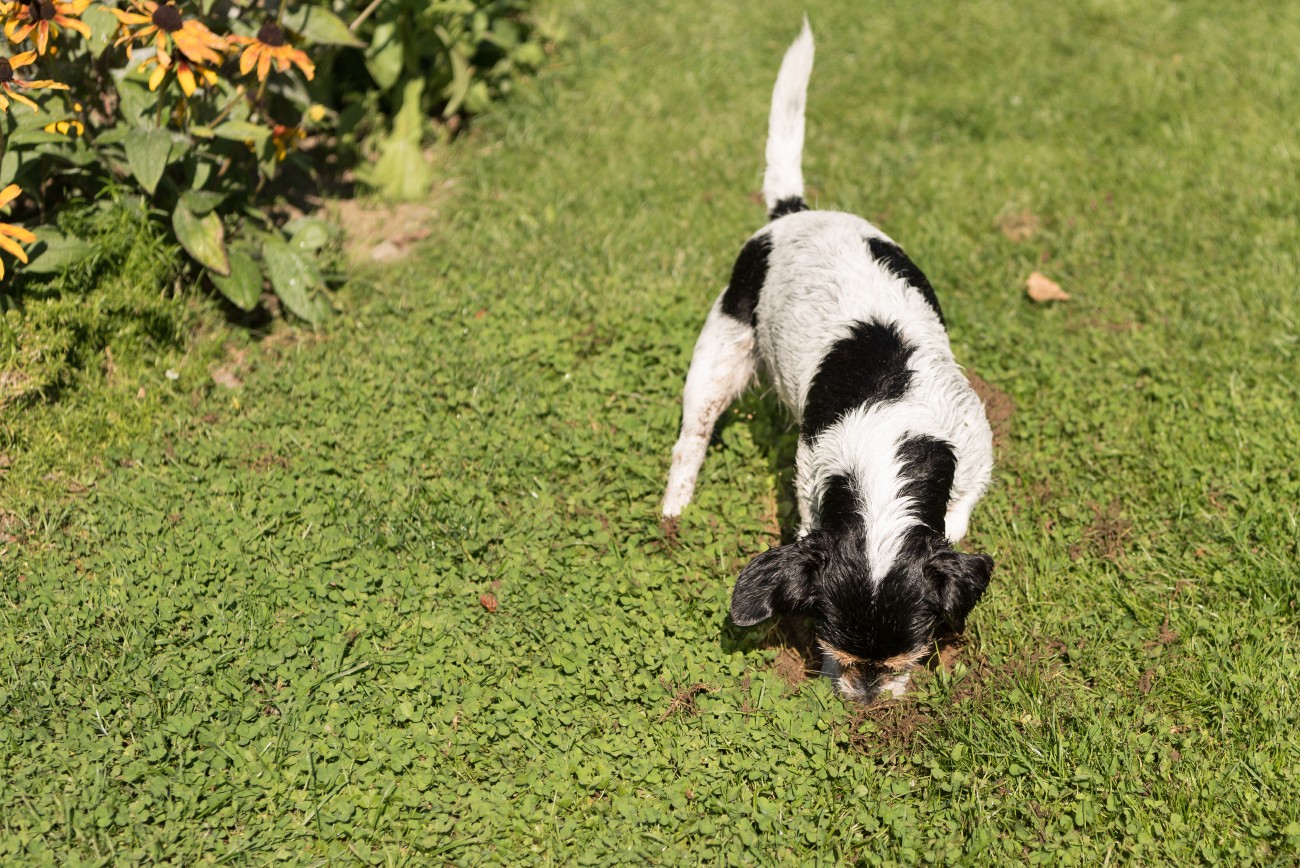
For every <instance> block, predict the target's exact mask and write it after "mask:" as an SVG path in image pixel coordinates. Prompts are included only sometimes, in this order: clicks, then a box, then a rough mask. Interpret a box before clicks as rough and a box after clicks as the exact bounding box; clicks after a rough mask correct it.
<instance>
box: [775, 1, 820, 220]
mask: <svg viewBox="0 0 1300 868" xmlns="http://www.w3.org/2000/svg"><path fill="white" fill-rule="evenodd" d="M812 67H813V37H812V28H811V27H809V26H808V19H807V18H806V17H805V18H804V20H803V31H802V32H801V33H800V34H799V38H798V39H796V40H795V41H794V44H793V45H791V46H790V48H789V49H788V50H787V51H786V53H785V59H784V60H783V61H781V72H780V73H779V74H777V77H776V86H775V87H774V88H773V89H772V112H771V114H770V115H769V117H768V127H767V171H766V172H765V173H764V175H763V199H764V200H765V201H766V202H767V209H768V210H769V211H771V210H772V208H773V207H775V206H776V203H777V202H780V201H781V200H782V199H792V198H795V197H797V196H803V166H802V163H803V126H804V121H803V117H804V106H805V105H806V103H807V95H808V79H809V78H810V77H811V76H812Z"/></svg>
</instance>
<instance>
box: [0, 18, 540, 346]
mask: <svg viewBox="0 0 1300 868" xmlns="http://www.w3.org/2000/svg"><path fill="white" fill-rule="evenodd" d="M268 6H269V7H270V8H264V7H263V6H262V5H261V4H259V3H257V2H255V0H195V2H192V3H181V4H177V3H175V2H172V0H169V2H162V3H159V2H156V0H121V2H119V3H118V4H116V5H107V4H105V5H94V6H92V5H90V3H89V0H70V2H60V0H22V2H8V3H0V20H3V21H4V23H5V30H6V33H7V34H8V35H9V38H10V40H11V41H12V42H14V43H15V44H16V45H20V46H21V47H23V48H26V49H27V50H23V51H19V52H17V53H15V54H13V55H11V56H9V57H7V58H6V57H0V111H3V115H0V189H3V191H4V194H5V195H4V196H0V200H3V201H0V206H3V205H4V204H5V203H7V202H9V201H12V200H17V202H18V207H19V208H20V210H26V211H27V212H29V213H30V212H35V213H36V215H37V216H38V217H39V218H40V219H42V220H48V219H49V218H50V217H51V215H52V214H53V213H55V212H57V211H58V210H59V209H60V208H61V207H63V206H64V204H65V203H68V202H73V201H78V200H94V199H96V198H99V197H101V196H102V195H103V191H104V190H105V189H106V188H107V187H109V186H116V187H125V188H127V189H128V190H129V191H130V192H131V195H134V196H135V197H137V198H138V199H139V201H140V202H141V203H142V204H143V205H144V207H145V208H146V209H147V210H148V212H149V214H150V215H151V216H152V217H153V219H154V220H156V221H157V222H158V223H159V224H160V225H162V226H164V227H165V228H166V232H167V234H169V235H170V236H171V237H172V238H174V239H175V241H176V243H177V244H178V245H179V247H180V248H181V249H182V250H183V251H184V253H185V254H186V258H187V260H188V262H189V263H190V266H191V268H192V270H193V272H194V273H196V274H201V275H202V276H203V277H205V278H206V279H207V281H208V282H209V283H210V284H211V285H212V286H213V287H214V288H215V289H216V290H217V291H218V292H219V293H221V295H223V296H224V297H225V298H226V299H227V300H229V301H230V303H231V304H233V305H235V306H236V307H238V308H240V309H242V310H252V309H253V308H254V307H256V306H257V305H258V304H259V302H260V299H261V297H262V293H263V291H264V289H266V288H268V287H269V289H270V290H271V292H273V293H274V295H275V296H277V297H278V298H279V301H280V303H281V304H282V306H283V307H284V308H285V309H287V310H288V311H290V312H291V313H293V314H294V315H295V316H297V317H299V318H301V319H303V320H306V321H307V322H309V323H312V324H318V323H320V322H322V321H323V320H324V319H325V318H326V317H328V315H329V312H330V306H329V303H328V302H327V301H326V300H325V296H324V295H323V292H322V291H323V289H324V288H325V285H326V281H325V279H324V276H323V274H322V268H321V264H320V262H319V255H320V253H321V251H322V249H323V248H324V247H326V245H327V244H328V243H329V242H330V241H331V240H332V239H333V238H334V236H335V235H336V234H337V233H336V231H335V230H334V229H332V228H331V227H329V226H328V225H327V224H325V223H324V222H322V221H320V220H316V219H312V218H299V219H297V220H294V221H291V222H289V223H282V220H281V219H277V217H276V215H275V214H274V213H273V212H271V211H270V210H269V208H268V206H269V205H270V204H271V203H273V202H275V201H277V197H279V198H281V199H282V198H283V197H284V193H283V191H285V190H288V189H292V188H294V187H301V186H302V185H303V183H304V182H307V181H313V176H315V175H317V174H318V167H319V165H320V164H321V163H322V162H323V161H322V160H316V161H312V160H309V159H306V158H305V157H304V154H303V149H304V148H307V147H313V146H315V147H317V148H319V150H320V151H321V152H324V151H328V150H331V149H332V148H333V147H334V146H336V145H339V144H340V143H342V144H343V146H344V147H345V148H346V147H348V146H355V147H352V150H351V153H352V154H353V155H358V156H366V155H373V156H374V157H375V159H374V161H373V165H367V166H366V167H365V168H363V169H361V170H359V173H358V174H359V176H360V177H361V179H362V180H363V182H365V183H368V184H369V185H371V186H373V187H375V188H376V189H378V190H380V191H381V192H383V193H384V194H386V195H389V196H394V197H403V198H412V197H416V196H419V195H421V194H422V193H424V192H425V191H426V190H427V189H428V186H429V181H430V175H429V170H428V168H427V165H426V163H425V159H424V153H423V147H422V145H423V140H424V136H425V133H426V127H427V121H426V117H427V116H428V115H427V113H428V112H429V111H431V110H433V109H434V108H437V109H438V110H439V111H441V112H442V113H443V114H444V115H452V114H454V113H456V112H461V111H475V110H481V109H483V108H485V107H486V106H487V105H488V104H489V103H490V102H491V100H492V99H493V98H495V97H496V96H499V95H500V94H502V93H504V92H506V91H508V90H509V87H510V80H511V77H512V76H513V75H514V74H515V73H516V72H517V71H519V70H523V69H528V70H531V69H534V68H536V67H537V66H538V65H539V64H540V63H541V62H542V60H543V59H544V57H545V53H544V51H543V50H542V47H541V43H540V41H539V39H540V37H538V36H536V31H535V30H534V29H533V28H531V27H530V26H528V25H527V24H526V23H525V19H524V8H525V6H526V4H525V3H524V2H521V0H509V2H492V3H486V2H468V0H461V2H438V3H432V4H425V3H415V2H406V0H390V2H385V0H376V2H372V3H371V4H370V5H369V6H368V7H366V8H365V9H364V10H362V11H361V12H360V14H358V15H356V17H355V18H354V19H353V20H352V21H351V23H350V24H349V23H348V22H347V21H345V20H344V18H343V17H342V15H343V14H345V13H347V12H348V9H347V4H345V3H338V2H335V3H331V2H316V3H298V4H280V5H278V6H270V4H268ZM336 69H337V70H340V71H339V72H336ZM37 75H40V76H45V77H43V78H37V77H36V76H37ZM340 109H342V110H343V111H342V114H341V113H340ZM384 112H388V113H390V114H391V121H390V122H385V121H383V120H382V114H383V113H384ZM339 133H342V135H339ZM366 135H369V136H370V140H369V141H364V138H365V136H366ZM359 136H360V138H359ZM332 163H333V165H334V166H336V167H337V166H338V165H339V162H338V160H337V159H335V160H333V161H332ZM6 196H7V198H6ZM3 225H8V226H11V229H12V230H13V231H12V232H10V234H8V235H3V237H0V250H4V251H6V252H7V253H8V254H9V255H11V256H12V257H14V258H15V259H17V260H18V261H19V262H23V263H26V266H27V267H26V269H25V270H26V272H27V273H29V274H34V275H42V276H48V275H51V274H55V273H58V272H59V271H60V270H62V269H65V268H68V267H70V266H73V265H75V264H76V263H77V262H78V261H79V259H81V258H83V257H85V256H86V255H88V251H89V247H88V245H87V244H86V242H85V241H84V240H82V239H79V238H76V237H75V236H68V235H64V234H61V233H59V232H56V231H54V230H53V229H52V228H49V227H48V226H47V227H40V228H37V229H35V230H29V229H26V228H24V227H21V226H13V225H12V224H3ZM23 245H27V246H26V247H24V246H23ZM2 276H3V274H2V273H0V277H2Z"/></svg>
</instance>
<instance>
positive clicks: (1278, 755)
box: [0, 0, 1300, 865]
mask: <svg viewBox="0 0 1300 868" xmlns="http://www.w3.org/2000/svg"><path fill="white" fill-rule="evenodd" d="M805 9H806V10H807V12H808V13H809V16H810V18H811V20H812V24H813V27H814V31H815V33H816V37H817V65H816V68H815V70H814V73H813V79H812V84H811V88H810V98H809V113H808V137H807V144H806V150H805V163H804V172H805V177H806V179H807V182H808V184H809V187H810V199H811V200H812V201H813V202H814V204H815V205H817V206H819V207H824V208H838V209H844V210H848V211H854V212H857V213H860V214H862V215H864V216H866V217H867V218H868V219H871V220H873V221H874V222H876V223H877V224H878V225H879V226H880V227H881V228H882V229H883V230H884V231H886V232H887V233H889V234H890V235H891V236H892V237H894V238H895V239H897V240H898V241H899V243H900V244H902V245H903V246H904V247H905V248H906V249H907V251H908V252H909V254H910V255H911V256H912V258H913V259H914V260H916V262H917V263H918V264H919V265H920V266H921V267H922V268H923V269H924V270H925V271H926V272H927V274H928V275H929V277H930V279H931V281H932V282H933V284H934V285H935V287H936V289H937V291H938V293H939V296H940V298H941V299H942V302H943V306H944V311H945V313H946V314H947V316H948V320H949V328H950V332H951V336H952V343H953V348H954V351H955V353H956V355H957V358H958V359H959V360H960V361H961V362H962V363H963V364H964V365H966V366H967V368H968V369H969V370H970V371H971V372H973V373H975V374H977V375H978V376H979V377H980V378H982V379H983V380H984V381H985V382H986V383H987V384H989V386H988V389H987V392H988V394H989V396H990V405H991V409H992V410H993V411H994V413H993V415H995V416H996V422H997V425H998V428H999V434H1000V437H999V445H998V460H999V464H998V469H997V471H996V482H995V485H994V487H993V489H992V490H991V491H990V493H989V495H988V496H987V498H986V499H985V500H984V502H983V503H982V504H981V505H980V507H979V508H978V509H977V511H976V513H975V515H974V519H973V523H972V534H971V536H970V538H969V542H970V545H971V546H972V547H973V548H975V549H977V550H981V551H988V552H989V553H991V554H992V555H993V557H994V558H995V560H996V561H997V569H996V572H995V575H994V580H993V583H992V584H991V585H990V588H989V592H988V593H987V594H986V595H985V597H984V600H983V602H982V603H981V604H980V605H979V607H977V608H976V610H975V611H974V613H973V614H972V617H971V619H970V622H969V628H968V634H967V642H966V644H965V645H964V647H961V648H959V649H957V650H956V651H955V653H947V654H945V655H944V665H942V666H937V667H936V668H935V669H933V670H932V671H930V672H929V673H927V674H924V675H922V676H921V677H919V678H918V679H917V684H916V689H915V691H914V692H913V693H912V694H911V695H910V696H908V697H907V698H905V699H903V700H901V701H898V702H891V703H885V704H883V705H881V706H878V707H874V708H871V709H868V710H866V711H863V710H862V709H858V708H854V707H850V706H848V705H845V704H844V703H843V702H842V701H841V700H839V699H838V698H836V697H835V696H834V694H833V692H832V691H831V690H830V687H829V685H828V684H827V683H825V682H824V681H823V680H820V679H816V678H813V679H804V678H803V677H802V671H801V668H802V666H803V665H804V664H805V663H807V662H808V661H807V660H806V659H805V658H801V657H800V654H805V653H806V648H803V647H802V645H803V643H805V642H806V637H801V636H800V635H799V632H800V631H799V630H798V629H797V627H798V626H799V625H790V624H787V625H785V627H784V628H777V627H775V626H772V625H768V626H767V627H759V628H754V629H750V630H739V629H736V628H733V627H731V626H730V625H729V624H728V622H727V606H728V598H729V594H730V590H731V584H732V581H733V579H734V576H735V575H736V572H737V571H738V569H739V567H740V566H741V565H743V563H744V562H745V561H746V559H748V558H749V557H751V556H752V555H754V554H756V553H757V552H759V551H762V550H763V549H764V548H765V547H767V546H769V545H772V544H775V543H776V542H778V541H779V538H780V537H779V535H780V533H781V528H782V527H783V526H784V527H785V529H786V531H787V532H788V531H789V529H790V528H791V527H792V526H793V520H792V518H791V510H792V505H791V503H790V493H789V487H788V486H789V479H790V473H789V466H788V465H789V462H790V461H791V459H792V453H791V449H792V444H793V442H794V437H795V429H794V426H793V424H792V423H791V422H790V421H789V420H788V419H787V418H786V417H785V416H783V415H782V413H781V411H780V410H779V408H778V407H777V406H776V405H775V402H774V401H773V400H772V399H771V397H770V396H766V395H762V394H759V393H755V394H754V395H751V396H749V397H747V398H746V399H744V400H743V401H742V402H741V403H740V404H739V405H738V406H737V408H736V409H735V410H734V411H732V412H731V413H730V414H728V416H727V417H726V419H725V420H724V422H723V424H722V425H721V426H720V428H719V431H718V434H717V438H716V442H715V443H714V444H713V446H712V447H711V448H710V451H709V455H708V458H707V459H706V462H705V465H704V471H703V473H702V475H701V480H700V485H699V489H698V496H697V499H696V501H695V502H694V503H693V504H692V505H691V507H690V508H689V509H688V510H687V512H686V514H685V516H684V517H683V521H682V524H681V528H680V533H679V534H678V536H677V538H676V539H675V540H674V539H668V538H665V536H664V534H663V533H662V532H661V530H660V528H659V525H658V521H657V516H656V506H657V501H658V497H659V495H660V492H661V486H662V482H663V479H664V475H665V473H666V470H667V462H668V453H669V449H670V448H671V445H672V442H673V439H674V437H675V434H676V426H677V424H678V420H679V403H678V399H679V394H680V389H681V385H682V379H683V377H684V374H685V370H686V366H687V363H688V360H689V354H690V350H691V347H692V346H693V344H694V341H695V337H696V335H697V332H698V328H699V325H700V323H701V322H702V320H703V317H704V314H705V312H706V310H707V308H708V306H709V304H710V303H711V301H712V299H713V297H714V296H715V295H716V293H717V292H718V291H719V290H720V289H721V287H722V285H723V283H724V281H725V279H726V276H727V274H728V273H729V269H730V266H731V262H732V259H733V257H734V256H735V254H736V252H737V251H738V249H739V247H740V244H741V243H742V242H743V241H744V239H745V238H746V237H747V236H748V235H749V233H751V232H752V231H753V230H754V229H756V228H757V227H758V226H759V225H761V223H762V220H763V210H762V207H761V206H760V205H759V204H757V203H756V197H755V193H756V191H757V190H758V188H759V185H760V179H761V175H762V169H763V166H762V154H763V141H764V137H765V135H766V129H765V126H766V117H767V111H768V99H769V96H770V89H771V84H772V82H773V80H774V78H775V75H776V70H777V67H778V65H779V62H780V59H781V55H782V53H783V52H784V50H785V48H786V46H787V44H788V43H789V41H790V40H791V39H792V38H793V37H794V35H795V34H796V33H797V31H798V27H799V21H800V16H801V15H802V14H803V12H804V11H805ZM552 11H553V13H554V14H556V15H557V16H558V17H559V20H561V21H563V22H564V23H565V25H566V27H567V28H568V31H569V40H568V42H567V43H566V45H565V46H564V47H563V48H562V50H561V53H560V54H559V55H558V57H557V63H556V65H555V67H554V68H553V69H552V70H551V71H549V72H548V73H547V74H546V75H545V76H544V77H543V79H542V80H541V82H540V83H539V84H537V85H535V86H529V87H526V88H523V89H522V90H521V91H520V92H519V93H517V94H516V95H515V97H514V98H513V99H512V100H511V101H510V103H509V104H508V105H507V106H506V107H505V108H503V109H501V110H500V112H499V113H498V114H496V115H494V116H492V117H489V118H486V119H484V120H482V121H481V122H479V123H477V124H476V125H475V127H474V129H473V131H472V132H471V134H470V135H468V136H467V137H464V138H462V139H461V140H460V141H459V142H458V143H457V144H456V145H455V146H454V147H453V148H452V149H451V152H450V155H449V156H448V157H446V159H445V162H444V163H442V164H441V169H440V171H441V172H442V173H443V174H444V176H445V177H446V178H448V179H454V181H455V184H454V185H453V186H450V187H449V188H447V189H446V190H444V192H443V193H442V194H441V196H440V198H439V199H438V201H437V202H436V207H437V208H438V211H439V216H438V217H437V218H436V219H435V220H434V221H433V223H432V226H433V230H434V231H433V236H432V237H431V238H430V239H429V240H428V241H427V242H426V243H425V244H424V245H423V246H422V247H421V249H420V250H419V251H418V252H417V253H416V254H415V255H414V257H413V258H411V259H409V260H407V261H406V262H404V263H402V264H400V265H398V266H393V267H390V268H389V269H388V270H384V271H378V272H369V273H367V274H363V275H361V276H360V277H359V278H358V279H357V280H356V281H354V282H353V283H352V284H351V285H350V286H349V287H348V288H347V289H345V291H344V292H342V293H341V294H340V296H339V299H338V302H339V309H340V315H338V316H337V317H336V318H335V319H334V320H333V322H332V323H331V324H330V326H329V327H328V329H327V330H326V331H325V332H324V333H323V334H322V335H320V336H319V337H312V336H310V335H309V334H306V333H305V332H299V333H298V335H297V337H293V336H290V337H287V338H286V337H285V336H284V334H283V333H282V332H280V333H277V334H276V335H275V336H274V337H273V338H272V339H268V340H266V341H263V342H261V343H260V344H257V343H254V344H253V345H251V346H249V347H247V348H245V349H242V350H239V351H238V352H235V353H232V355H231V357H230V358H228V359H227V360H226V361H225V362H224V364H226V365H227V366H229V367H228V368H227V371H228V372H229V371H230V370H233V371H234V372H235V373H236V375H237V379H238V380H240V381H241V382H242V386H241V387H239V388H237V389H229V388H225V387H222V386H218V385H216V384H214V383H213V382H212V381H211V380H210V379H209V378H208V377H207V375H206V372H205V371H203V370H202V369H200V370H199V371H197V373H196V372H194V371H193V370H192V369H186V370H185V371H184V372H183V373H182V376H181V378H180V379H179V380H176V381H171V380H168V379H166V378H165V377H164V374H163V371H162V370H159V371H157V372H156V375H155V376H153V377H152V379H149V380H148V382H147V383H145V382H140V383H137V382H131V383H122V384H118V385H117V386H115V387H113V388H107V387H106V388H104V389H100V390H98V391H95V392H94V393H93V394H95V395H98V396H100V397H99V398H97V399H96V400H95V401H87V400H77V399H74V398H71V397H69V398H67V400H68V401H69V402H72V409H40V408H37V409H27V410H24V411H23V412H24V413H25V414H26V415H24V416H23V417H22V418H17V417H12V416H11V417H10V418H7V419H6V420H5V425H6V428H7V430H8V431H10V432H11V433H10V435H9V436H10V437H11V438H14V439H13V441H12V442H13V443H14V444H16V445H14V446H13V447H12V448H11V450H10V452H9V453H8V458H7V463H8V465H9V466H8V467H6V468H5V474H4V476H0V486H6V488H5V489H4V494H3V497H2V498H0V506H3V510H4V513H3V517H4V528H5V536H4V540H5V541H4V542H0V862H3V863H5V864H59V865H72V864H113V863H117V864H131V863H140V862H148V861H163V862H173V863H178V864H196V863H203V862H229V863H235V864H266V863H271V862H284V863H291V864H327V863H328V864H333V863H335V862H339V863H347V862H353V861H356V862H363V863H373V864H385V865H387V864H396V865H400V864H408V865H421V864H440V863H456V864H478V863H506V864H515V865H518V864H530V863H535V864H556V863H572V862H584V863H613V862H627V863H646V862H649V863H656V864H665V865H675V864H694V863H708V864H723V863H727V864H759V863H767V864H770V863H776V862H789V863H791V864H795V863H827V864H829V863H838V862H850V863H851V862H858V863H861V864H876V863H880V862H884V863H895V864H912V863H916V862H918V861H924V860H931V861H942V862H965V863H969V864H985V863H989V862H1004V863H1005V862H1012V861H1014V862H1022V861H1029V862H1050V863H1053V864H1069V863H1081V864H1098V863H1102V862H1110V863H1119V862H1138V863H1145V864H1152V863H1179V864H1185V863H1188V862H1225V863H1229V864H1247V863H1266V864H1294V863H1295V862H1296V861H1297V860H1300V733H1298V731H1297V728H1296V724H1297V717H1298V715H1297V711H1298V710H1300V700H1298V699H1297V685H1300V656H1298V655H1297V651H1296V649H1295V645H1296V641H1297V638H1300V637H1298V631H1297V626H1298V618H1300V614H1298V611H1297V605H1298V598H1300V524H1298V522H1300V513H1298V510H1300V259H1298V248H1300V178H1298V177H1297V174H1298V171H1297V169H1298V167H1300V135H1298V133H1300V54H1297V50H1296V46H1297V45H1300V4H1296V3H1293V2H1281V0H1279V2H1260V3H1252V4H1233V5H1231V6H1229V7H1225V6H1224V4H1222V3H1211V2H1202V0H1197V2H1186V3H1177V4H1174V3H1168V2H1137V0H1134V2H1124V0H1113V2H1110V0H1090V2H1082V3H1068V4H1058V3H1033V4H1026V3H1011V2H1005V3H998V2H971V3H962V4H947V3H940V4H936V3H924V2H916V0H905V2H901V3H893V4H864V3H861V2H857V0H825V2H820V0H807V2H799V3H793V2H784V0H782V2H771V3H761V4H738V3H734V2H724V0H703V2H683V0H674V2H668V0H658V2H637V3H633V2H628V0H578V2H572V3H565V4H554V6H553V7H552ZM400 228H401V227H394V231H395V232H396V231H398V230H399V229H400ZM1034 271H1040V272H1042V273H1043V274H1045V275H1046V276H1048V277H1049V278H1051V279H1053V280H1055V281H1057V282H1058V283H1059V284H1060V285H1061V286H1062V287H1063V288H1064V289H1065V290H1066V291H1067V292H1068V293H1070V295H1071V299H1070V300H1069V301H1068V302H1063V303H1056V304H1049V305H1038V304H1034V303H1033V302H1031V301H1029V300H1028V299H1027V298H1026V296H1025V288H1024V282H1025V279H1026V278H1027V277H1028V276H1029V275H1030V273H1031V272H1034ZM142 385H147V386H148V389H149V390H150V394H155V393H158V392H161V393H162V394H164V395H165V398H164V399H163V400H161V402H160V403H159V405H158V411H157V419H156V421H155V423H154V424H153V426H152V431H149V432H141V433H137V434H133V435H131V436H125V435H122V434H121V432H120V431H119V430H118V429H116V428H114V427H113V426H114V425H115V424H117V422H116V421H115V420H120V419H121V418H122V416H121V414H122V413H123V412H125V411H122V410H121V409H120V406H125V405H128V404H129V403H130V401H132V400H134V396H135V395H136V394H137V389H138V388H139V387H140V386H142ZM114 388H115V389H116V390H117V391H114ZM96 401H98V403H96ZM5 412H6V413H11V412H17V411H14V410H6V411H5ZM87 420H92V421H87ZM95 420H98V421H95ZM24 426H30V428H29V429H28V430H29V435H28V436H25V437H24V436H22V435H21V430H22V428H23V427H24ZM61 426H63V427H61ZM97 426H98V427H97ZM15 429H17V430H19V431H20V434H19V435H13V434H12V432H13V431H14V430H15ZM132 430H139V429H138V426H137V428H136V429H132ZM87 431H89V432H91V433H89V434H86V433H85V432H87ZM86 437H90V438H91V439H90V440H89V441H87V440H86V439H85V438H86ZM96 438H98V439H96ZM87 442H90V443H92V445H93V448H91V449H89V450H88V449H87V447H86V443H87ZM100 442H102V443H103V444H105V445H104V446H103V447H102V449H101V448H100V447H99V446H98V445H94V444H98V443H100ZM60 443H62V444H66V446H67V448H66V450H65V449H64V447H63V446H60V445H59V444H60ZM79 449H80V450H81V451H78V450H79ZM65 451H66V455H80V454H92V455H95V460H93V461H92V460H85V461H81V460H80V459H77V460H78V461H81V463H80V464H79V465H78V464H77V463H76V462H75V461H74V462H73V465H72V466H68V462H69V461H70V460H72V459H69V458H67V457H66V455H65V454H64V453H65ZM95 453H98V454H95ZM61 456H62V457H61ZM49 473H54V474H55V476H53V477H51V479H53V480H56V481H66V485H65V484H63V482H59V484H58V485H56V486H51V485H45V486H44V487H42V486H40V485H35V484H32V485H26V484H23V485H19V484H18V483H17V482H15V480H19V479H24V480H40V479H41V477H43V476H45V475H47V474H49ZM6 479H7V481H6ZM46 482H49V480H46ZM52 490H55V493H51V491H52Z"/></svg>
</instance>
